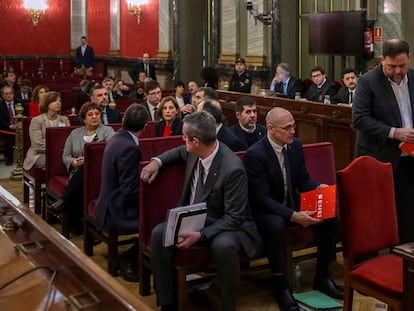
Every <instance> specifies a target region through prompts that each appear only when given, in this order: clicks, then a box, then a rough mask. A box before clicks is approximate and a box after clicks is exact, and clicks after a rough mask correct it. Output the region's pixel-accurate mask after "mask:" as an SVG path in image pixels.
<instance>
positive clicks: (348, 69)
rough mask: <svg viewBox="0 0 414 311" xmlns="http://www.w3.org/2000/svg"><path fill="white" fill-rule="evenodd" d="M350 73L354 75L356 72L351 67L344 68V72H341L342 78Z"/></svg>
mask: <svg viewBox="0 0 414 311" xmlns="http://www.w3.org/2000/svg"><path fill="white" fill-rule="evenodd" d="M352 72H353V73H355V74H356V71H355V69H354V68H352V67H348V68H344V70H342V77H343V76H344V75H346V74H347V73H352Z"/></svg>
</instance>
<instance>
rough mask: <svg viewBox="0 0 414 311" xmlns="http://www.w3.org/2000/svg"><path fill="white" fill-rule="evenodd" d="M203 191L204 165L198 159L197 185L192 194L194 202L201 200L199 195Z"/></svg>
mask: <svg viewBox="0 0 414 311" xmlns="http://www.w3.org/2000/svg"><path fill="white" fill-rule="evenodd" d="M203 191H204V167H203V164H202V163H201V160H198V178H197V185H196V189H195V194H194V202H193V203H194V204H195V203H200V202H201V197H202V195H203Z"/></svg>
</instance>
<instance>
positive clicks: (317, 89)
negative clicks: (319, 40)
mask: <svg viewBox="0 0 414 311" xmlns="http://www.w3.org/2000/svg"><path fill="white" fill-rule="evenodd" d="M310 76H311V78H312V81H313V83H312V85H311V86H310V87H309V89H308V90H307V91H306V93H305V98H306V99H307V100H310V101H313V102H320V103H323V102H324V99H325V95H329V97H330V99H331V98H332V96H334V95H336V93H337V92H338V87H337V86H336V85H335V83H333V82H332V81H331V80H330V79H328V78H327V77H326V75H325V70H324V69H323V68H322V67H319V66H316V67H314V68H312V69H311V71H310Z"/></svg>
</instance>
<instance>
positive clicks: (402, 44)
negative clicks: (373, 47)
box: [382, 39, 410, 58]
mask: <svg viewBox="0 0 414 311" xmlns="http://www.w3.org/2000/svg"><path fill="white" fill-rule="evenodd" d="M402 53H404V54H407V55H410V46H409V45H408V42H407V41H405V40H400V39H391V40H387V41H385V42H384V44H383V46H382V56H383V57H387V56H389V57H392V58H393V57H396V56H397V55H399V54H402Z"/></svg>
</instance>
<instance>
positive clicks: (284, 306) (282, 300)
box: [276, 288, 299, 311]
mask: <svg viewBox="0 0 414 311" xmlns="http://www.w3.org/2000/svg"><path fill="white" fill-rule="evenodd" d="M276 301H277V303H278V305H279V309H280V310H281V311H299V306H298V304H297V303H296V300H295V298H293V296H292V294H291V293H290V290H289V289H288V288H285V289H282V290H280V291H279V292H277V293H276Z"/></svg>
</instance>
